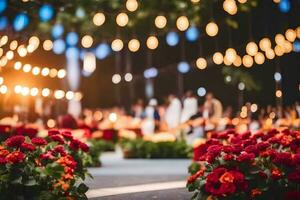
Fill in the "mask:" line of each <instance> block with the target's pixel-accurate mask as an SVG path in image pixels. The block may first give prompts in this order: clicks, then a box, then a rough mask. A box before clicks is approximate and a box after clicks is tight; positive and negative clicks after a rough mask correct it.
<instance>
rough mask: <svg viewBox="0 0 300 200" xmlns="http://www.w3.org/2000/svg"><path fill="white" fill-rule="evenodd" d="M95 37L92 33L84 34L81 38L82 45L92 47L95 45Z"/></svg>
mask: <svg viewBox="0 0 300 200" xmlns="http://www.w3.org/2000/svg"><path fill="white" fill-rule="evenodd" d="M93 42H94V41H93V38H92V36H90V35H85V36H83V38H82V39H81V45H82V46H83V47H84V48H90V47H91V46H92V45H93Z"/></svg>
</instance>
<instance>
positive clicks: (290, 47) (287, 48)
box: [283, 41, 293, 53]
mask: <svg viewBox="0 0 300 200" xmlns="http://www.w3.org/2000/svg"><path fill="white" fill-rule="evenodd" d="M283 47H284V51H285V53H290V52H291V51H292V50H293V44H292V43H290V42H289V41H285V42H284V45H283Z"/></svg>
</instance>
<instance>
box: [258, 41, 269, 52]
mask: <svg viewBox="0 0 300 200" xmlns="http://www.w3.org/2000/svg"><path fill="white" fill-rule="evenodd" d="M271 46H272V44H271V41H270V39H269V38H263V39H261V40H260V41H259V48H260V49H261V50H262V51H267V50H268V49H270V48H271Z"/></svg>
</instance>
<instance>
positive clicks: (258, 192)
mask: <svg viewBox="0 0 300 200" xmlns="http://www.w3.org/2000/svg"><path fill="white" fill-rule="evenodd" d="M261 194H262V191H261V190H260V189H258V188H254V189H252V190H251V197H252V198H255V197H257V196H259V195H261Z"/></svg>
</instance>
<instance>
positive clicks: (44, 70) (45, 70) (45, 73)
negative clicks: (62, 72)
mask: <svg viewBox="0 0 300 200" xmlns="http://www.w3.org/2000/svg"><path fill="white" fill-rule="evenodd" d="M41 74H42V76H48V75H49V74H50V69H49V68H48V67H44V68H43V69H42V71H41Z"/></svg>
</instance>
